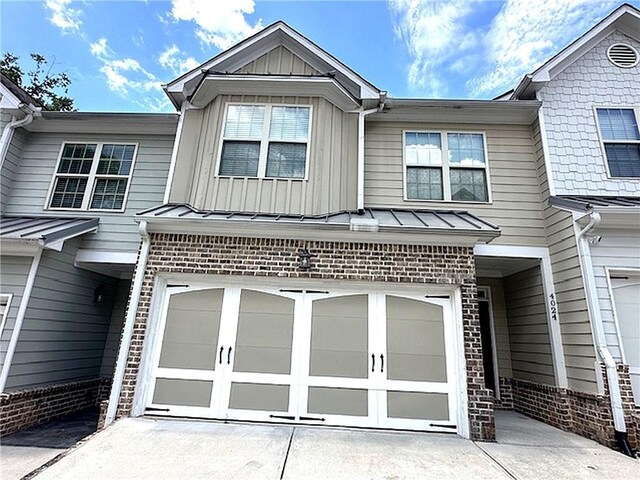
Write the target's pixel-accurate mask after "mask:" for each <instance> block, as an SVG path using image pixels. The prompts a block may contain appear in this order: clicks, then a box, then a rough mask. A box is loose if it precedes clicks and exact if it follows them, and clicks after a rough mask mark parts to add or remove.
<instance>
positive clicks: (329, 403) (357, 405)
mask: <svg viewBox="0 0 640 480" xmlns="http://www.w3.org/2000/svg"><path fill="white" fill-rule="evenodd" d="M307 411H308V412H309V413H315V414H321V415H349V416H356V417H366V416H368V415H369V390H366V389H355V388H331V387H309V393H308V401H307Z"/></svg>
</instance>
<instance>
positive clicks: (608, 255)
mask: <svg viewBox="0 0 640 480" xmlns="http://www.w3.org/2000/svg"><path fill="white" fill-rule="evenodd" d="M597 233H598V235H599V236H601V237H602V240H600V243H598V244H597V245H592V246H591V261H592V263H593V273H594V276H595V280H596V288H597V290H598V301H599V303H600V314H601V315H602V324H603V326H604V332H605V336H606V338H607V345H608V346H609V349H610V351H611V354H612V355H613V357H614V358H615V359H616V360H617V361H619V362H621V361H622V354H621V351H620V342H619V341H618V332H617V328H616V324H615V319H614V314H613V302H612V298H611V295H610V291H609V284H608V279H607V277H608V275H607V270H606V268H607V267H608V268H609V269H613V270H615V271H617V272H623V271H624V270H629V269H631V270H634V271H636V272H640V241H639V240H638V239H639V238H640V229H624V230H623V229H599V230H598V232H597ZM618 274H621V273H618ZM638 316H639V317H640V313H638Z"/></svg>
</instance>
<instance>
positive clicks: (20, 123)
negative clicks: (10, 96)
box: [0, 103, 40, 168]
mask: <svg viewBox="0 0 640 480" xmlns="http://www.w3.org/2000/svg"><path fill="white" fill-rule="evenodd" d="M20 110H22V111H23V112H24V113H25V114H26V116H25V117H24V118H21V119H20V120H16V119H15V117H14V118H13V119H12V120H11V122H10V123H8V124H7V125H6V126H5V127H4V130H3V131H2V137H1V138H0V168H2V166H3V165H4V159H5V158H6V156H7V152H8V151H9V145H10V144H11V139H12V138H13V132H14V131H15V130H16V128H20V127H26V126H27V125H29V124H30V123H31V122H33V117H34V116H36V115H38V114H39V113H40V112H39V110H38V109H36V108H33V107H31V106H30V105H27V104H26V103H21V104H20Z"/></svg>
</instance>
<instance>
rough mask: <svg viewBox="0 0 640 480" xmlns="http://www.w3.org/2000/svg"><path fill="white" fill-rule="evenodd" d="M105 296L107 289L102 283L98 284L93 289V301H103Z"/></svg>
mask: <svg viewBox="0 0 640 480" xmlns="http://www.w3.org/2000/svg"><path fill="white" fill-rule="evenodd" d="M106 296H107V290H106V289H105V288H104V285H103V284H100V285H98V286H97V287H96V288H95V289H94V290H93V303H104V301H105V299H106Z"/></svg>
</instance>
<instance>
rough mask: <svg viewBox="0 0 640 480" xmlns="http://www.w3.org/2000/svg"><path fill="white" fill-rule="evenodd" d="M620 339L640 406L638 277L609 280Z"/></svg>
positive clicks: (639, 301) (639, 304)
mask: <svg viewBox="0 0 640 480" xmlns="http://www.w3.org/2000/svg"><path fill="white" fill-rule="evenodd" d="M611 287H612V289H613V300H614V302H615V308H616V316H617V320H618V326H619V328H620V338H621V340H622V347H623V348H624V354H625V360H626V362H627V364H628V365H629V376H630V377H631V387H632V389H633V396H634V400H635V403H636V405H640V313H638V312H640V275H638V274H636V275H631V274H625V275H624V276H622V275H620V278H617V275H616V277H613V276H612V278H611Z"/></svg>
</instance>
